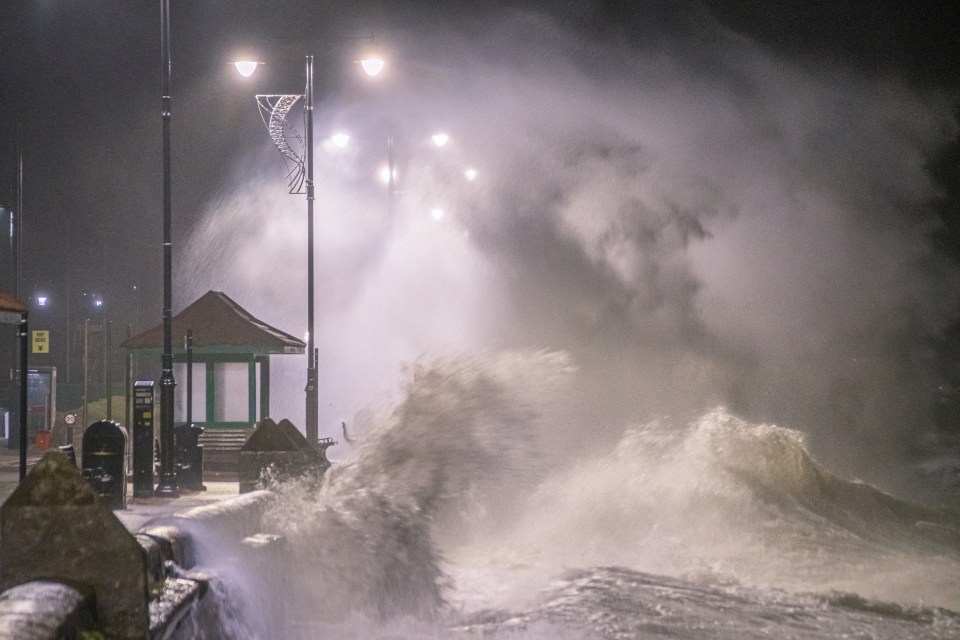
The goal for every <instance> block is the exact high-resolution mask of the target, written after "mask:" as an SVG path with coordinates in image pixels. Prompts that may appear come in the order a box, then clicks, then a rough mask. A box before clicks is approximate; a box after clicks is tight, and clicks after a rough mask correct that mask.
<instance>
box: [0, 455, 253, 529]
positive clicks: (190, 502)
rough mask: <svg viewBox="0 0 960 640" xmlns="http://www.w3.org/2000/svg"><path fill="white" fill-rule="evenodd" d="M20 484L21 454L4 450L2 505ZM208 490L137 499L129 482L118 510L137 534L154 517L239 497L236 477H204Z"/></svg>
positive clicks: (31, 458)
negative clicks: (173, 496)
mask: <svg viewBox="0 0 960 640" xmlns="http://www.w3.org/2000/svg"><path fill="white" fill-rule="evenodd" d="M44 453H46V452H44V451H40V450H38V449H36V448H35V447H30V448H29V449H28V451H27V472H28V473H29V471H30V469H31V468H33V465H34V464H36V463H37V462H38V461H39V460H40V458H41V457H42V456H43V454H44ZM19 482H20V453H19V451H17V450H15V449H7V448H0V504H2V503H3V502H4V501H6V499H7V497H8V496H9V495H10V494H11V493H13V491H14V489H16V488H17V485H18V484H19ZM203 485H204V486H205V487H206V490H205V491H181V492H180V495H179V496H178V497H176V498H134V497H133V484H132V482H127V508H126V509H118V510H115V511H114V514H116V516H117V518H119V520H120V522H122V523H123V524H124V525H125V526H126V527H127V529H129V530H130V531H137V530H138V529H139V528H140V527H142V526H143V525H144V524H145V523H147V522H148V521H150V520H153V519H154V518H158V517H161V516H167V515H171V514H174V513H179V512H181V511H186V510H187V509H190V508H192V507H197V506H200V505H204V504H209V503H210V502H217V501H219V500H225V499H227V498H231V497H234V496H237V495H239V489H240V485H239V483H238V482H237V478H236V474H229V473H219V474H218V473H210V474H204V479H203Z"/></svg>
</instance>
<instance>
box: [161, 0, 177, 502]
mask: <svg viewBox="0 0 960 640" xmlns="http://www.w3.org/2000/svg"><path fill="white" fill-rule="evenodd" d="M160 56H161V76H162V78H163V79H162V91H161V98H160V112H161V120H162V122H163V356H162V359H161V367H162V371H161V373H160V481H159V484H157V489H156V495H159V496H164V497H171V498H172V497H176V496H177V495H179V491H178V489H177V475H176V471H175V469H174V450H173V447H174V442H173V391H174V389H175V388H176V386H177V383H176V381H175V380H174V378H173V340H172V338H171V312H170V307H172V306H173V303H172V300H173V295H172V283H171V281H172V277H171V273H170V271H171V267H172V242H171V237H170V0H160Z"/></svg>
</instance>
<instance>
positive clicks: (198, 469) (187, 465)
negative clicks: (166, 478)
mask: <svg viewBox="0 0 960 640" xmlns="http://www.w3.org/2000/svg"><path fill="white" fill-rule="evenodd" d="M202 434H203V427H198V426H197V425H195V424H178V425H177V426H175V427H174V428H173V439H174V442H175V443H176V451H177V457H176V463H177V483H178V484H179V486H180V488H181V489H186V490H188V491H203V490H204V489H206V487H205V486H203V445H202V444H200V436H201V435H202Z"/></svg>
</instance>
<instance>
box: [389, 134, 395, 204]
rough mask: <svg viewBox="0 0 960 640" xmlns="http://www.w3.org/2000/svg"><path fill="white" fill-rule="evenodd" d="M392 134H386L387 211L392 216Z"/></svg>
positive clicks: (393, 188)
mask: <svg viewBox="0 0 960 640" xmlns="http://www.w3.org/2000/svg"><path fill="white" fill-rule="evenodd" d="M395 188H396V185H394V183H393V136H387V212H388V213H389V214H390V216H391V219H392V217H393V197H394V195H393V192H394V190H395Z"/></svg>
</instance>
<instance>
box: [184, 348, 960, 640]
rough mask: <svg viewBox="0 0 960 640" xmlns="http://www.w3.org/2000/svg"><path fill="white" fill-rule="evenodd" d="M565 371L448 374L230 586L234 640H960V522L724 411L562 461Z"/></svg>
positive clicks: (486, 361)
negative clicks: (278, 545) (559, 402)
mask: <svg viewBox="0 0 960 640" xmlns="http://www.w3.org/2000/svg"><path fill="white" fill-rule="evenodd" d="M575 377H576V372H575V370H574V369H573V367H572V366H571V365H570V363H569V362H568V361H567V359H566V358H565V357H564V356H563V354H558V353H546V352H530V353H526V352H524V353H501V354H485V355H471V356H461V357H449V358H440V359H437V360H435V361H432V362H429V363H423V364H421V365H420V366H419V367H418V368H417V370H416V372H415V374H414V375H412V376H411V382H410V383H409V385H408V387H407V388H406V389H405V391H404V394H403V396H402V397H401V398H400V399H399V400H398V402H397V403H396V404H395V405H394V406H393V407H391V408H389V409H388V410H385V411H384V412H383V415H382V416H379V418H377V419H374V420H371V422H372V424H373V425H374V426H373V427H371V428H370V429H369V430H368V431H367V432H365V433H363V434H361V436H360V437H359V440H358V442H357V443H356V445H355V447H354V450H353V452H352V454H351V456H350V457H349V458H348V459H346V460H343V461H341V462H339V463H338V464H336V465H335V466H334V467H333V468H332V469H331V470H330V471H329V472H328V473H327V476H326V478H325V480H324V482H323V483H322V484H321V485H317V484H311V483H307V482H303V483H288V484H285V485H282V486H278V487H274V489H275V490H276V491H277V492H278V494H279V498H278V500H277V503H276V505H275V506H274V507H273V508H272V509H271V511H270V512H269V513H268V515H267V520H266V522H267V529H268V530H269V531H271V532H275V533H281V534H283V535H284V537H285V539H286V541H287V545H288V546H287V548H286V553H285V554H282V555H280V556H278V557H277V559H275V560H273V561H270V560H269V559H268V560H267V561H264V562H260V563H250V562H243V563H235V564H234V565H232V566H231V567H230V568H226V569H225V568H223V567H215V569H217V573H218V575H221V576H222V584H220V585H219V586H218V587H217V588H218V589H221V590H223V592H224V594H225V595H224V596H223V599H224V605H223V606H222V607H221V611H220V612H219V614H218V615H219V618H220V622H219V623H218V624H217V625H216V626H217V630H216V631H214V630H213V628H212V626H209V625H208V626H207V630H206V631H202V630H198V631H197V637H210V638H213V637H230V638H289V639H291V640H299V639H301V638H302V639H326V638H384V639H386V638H391V639H402V638H409V639H413V638H524V639H526V638H529V639H545V638H560V639H566V638H570V639H580V638H584V639H585V638H605V639H614V638H616V639H620V638H730V639H733V638H798V639H799V638H864V639H866V638H943V639H947V638H960V613H957V612H960V513H958V512H957V511H954V510H951V509H948V508H942V507H941V508H934V507H928V506H924V505H920V504H913V503H910V502H907V501H905V500H901V499H899V498H897V497H894V496H892V495H889V494H887V493H884V492H882V491H880V490H879V489H877V488H875V487H872V486H870V485H868V484H865V483H861V482H856V481H852V480H848V479H844V478H840V477H837V476H836V475H834V474H832V473H831V472H830V470H829V469H825V468H823V467H822V466H820V465H819V464H818V463H817V461H816V460H814V459H813V458H812V457H811V455H810V454H809V452H808V450H807V449H806V447H805V445H804V440H803V437H802V435H801V434H800V433H798V432H797V431H794V430H791V429H790V428H788V427H785V426H777V425H771V424H756V423H750V422H748V421H745V420H743V419H741V418H739V417H738V416H736V415H733V414H731V413H730V412H728V411H727V410H725V409H724V408H722V407H716V408H713V409H710V410H707V411H705V412H703V413H702V414H701V415H700V416H699V417H697V418H695V419H693V420H685V421H679V422H678V421H674V420H671V419H670V418H666V417H665V418H661V419H658V420H654V421H651V422H649V423H645V424H632V425H624V427H623V430H622V435H621V437H620V438H619V441H618V442H617V443H616V445H615V446H613V447H612V448H610V450H608V451H603V452H599V453H597V454H595V455H593V454H592V455H588V456H582V455H577V452H574V451H571V452H570V455H568V456H562V455H556V454H555V453H551V454H549V455H548V454H547V453H545V452H547V451H553V452H555V451H556V449H557V447H556V446H552V445H555V444H556V443H550V442H549V439H550V438H551V435H552V430H551V420H555V419H557V416H556V415H553V416H551V413H550V411H549V410H548V406H549V405H550V402H551V399H552V398H555V397H556V395H557V394H562V393H563V389H564V385H568V384H571V383H573V384H575Z"/></svg>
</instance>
